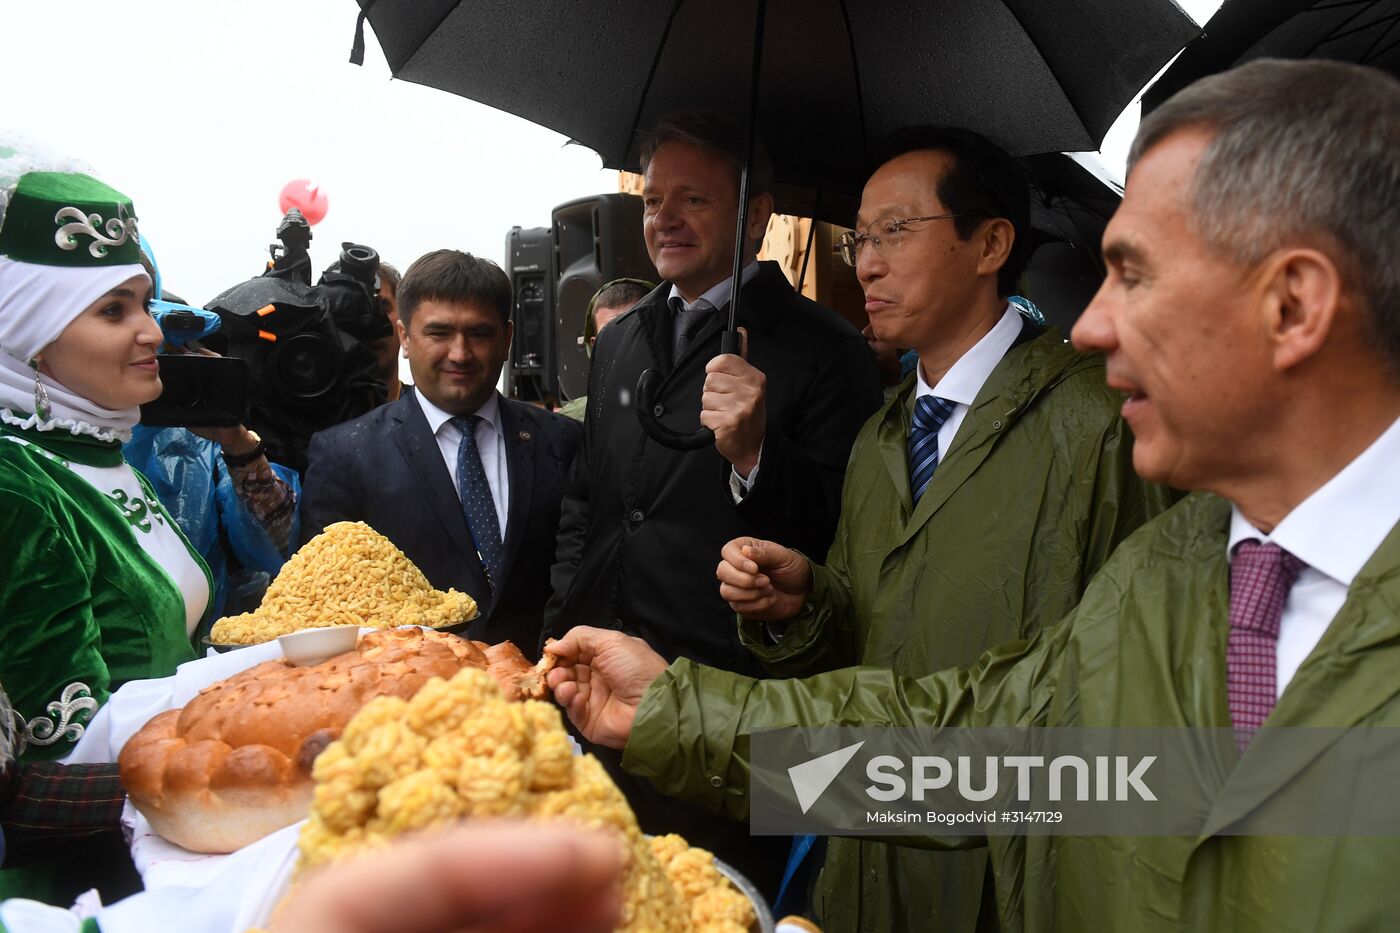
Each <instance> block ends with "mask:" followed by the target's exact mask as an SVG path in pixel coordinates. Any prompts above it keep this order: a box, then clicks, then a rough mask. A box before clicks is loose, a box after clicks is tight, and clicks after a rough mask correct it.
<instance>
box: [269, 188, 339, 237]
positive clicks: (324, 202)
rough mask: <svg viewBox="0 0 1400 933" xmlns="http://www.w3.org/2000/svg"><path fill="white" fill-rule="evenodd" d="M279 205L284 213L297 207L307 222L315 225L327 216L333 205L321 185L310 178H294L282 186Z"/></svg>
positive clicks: (278, 197)
mask: <svg viewBox="0 0 1400 933" xmlns="http://www.w3.org/2000/svg"><path fill="white" fill-rule="evenodd" d="M277 206H278V208H279V209H280V210H281V211H282V213H284V214H285V213H287V211H289V210H291V209H292V208H294V207H295V208H296V209H297V210H299V211H301V214H302V216H303V217H305V218H306V222H307V223H309V224H311V225H312V226H315V225H316V224H318V223H320V222H321V220H322V219H323V218H324V217H325V216H326V211H327V210H329V209H330V206H331V205H330V199H329V198H327V197H326V193H325V192H324V191H322V190H321V187H320V186H319V185H317V184H315V183H314V182H312V181H311V180H310V179H309V178H294V179H292V180H291V181H289V182H287V183H286V184H285V185H283V186H282V193H281V194H279V195H278V196H277Z"/></svg>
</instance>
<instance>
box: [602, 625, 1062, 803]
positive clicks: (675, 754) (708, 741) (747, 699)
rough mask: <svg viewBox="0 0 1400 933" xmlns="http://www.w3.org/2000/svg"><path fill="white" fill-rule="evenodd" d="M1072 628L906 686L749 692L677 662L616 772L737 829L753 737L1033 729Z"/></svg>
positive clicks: (859, 678) (893, 679) (865, 682)
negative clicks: (854, 729) (860, 729)
mask: <svg viewBox="0 0 1400 933" xmlns="http://www.w3.org/2000/svg"><path fill="white" fill-rule="evenodd" d="M1073 621H1074V617H1073V616H1072V615H1071V616H1070V617H1069V618H1067V619H1065V620H1064V621H1062V622H1060V623H1059V624H1058V625H1056V626H1055V627H1053V628H1051V629H1049V630H1045V631H1042V632H1041V633H1040V634H1038V635H1037V636H1036V637H1035V638H1033V639H1031V640H1029V641H1017V642H1011V643H1009V644H1006V645H1002V646H999V647H997V648H994V649H993V650H991V651H989V652H987V653H986V654H985V655H983V656H982V658H981V659H980V660H979V661H978V662H977V664H976V665H975V666H973V667H971V668H967V669H962V670H947V671H941V672H939V673H936V674H930V675H928V676H926V677H921V678H919V679H917V680H916V679H912V678H907V677H900V676H898V675H896V674H894V673H893V672H891V671H890V670H888V669H885V668H873V667H852V668H846V669H844V670H839V671H831V672H828V673H825V674H818V675H816V676H814V677H809V678H806V679H804V680H754V679H751V678H747V677H742V676H740V675H738V674H733V673H730V672H727V671H721V670H717V669H714V668H708V667H703V666H701V665H698V664H695V663H693V662H691V661H689V660H687V659H685V658H682V659H680V660H678V661H676V662H675V663H674V664H672V665H671V667H670V668H669V669H667V671H666V672H665V673H664V674H662V675H661V677H660V678H658V679H657V681H656V682H655V683H653V684H652V685H651V688H650V689H649V690H648V691H647V693H646V695H645V696H644V697H643V699H642V703H641V706H640V707H639V708H638V710H637V718H636V721H635V723H634V725H633V727H632V735H631V738H630V739H629V741H628V743H627V747H626V748H625V749H624V751H623V760H622V764H623V767H624V768H625V769H626V770H627V771H629V772H631V773H633V774H637V775H640V776H642V777H646V778H648V779H650V780H651V781H652V783H654V784H655V785H656V786H657V788H658V789H659V790H661V791H662V792H663V793H665V794H669V795H671V796H673V797H679V798H681V799H683V800H689V801H691V802H694V803H698V804H700V805H702V806H705V807H708V808H709V809H711V810H714V811H716V812H718V813H722V814H723V815H725V816H727V817H730V818H731V819H746V818H747V817H748V813H749V800H748V787H749V767H750V754H749V747H750V746H749V743H750V738H751V737H752V736H753V734H754V733H756V732H762V731H765V730H768V729H780V728H790V727H812V728H815V727H825V726H869V727H879V726H906V727H907V726H921V727H930V726H932V727H941V726H987V725H993V724H995V725H999V726H1017V725H1021V726H1029V725H1040V724H1044V721H1045V718H1046V716H1047V714H1048V711H1049V709H1050V705H1051V702H1052V701H1053V700H1054V699H1055V694H1056V686H1057V682H1058V681H1059V680H1060V677H1061V671H1060V668H1061V666H1062V665H1061V659H1062V656H1063V655H1064V654H1065V649H1066V646H1067V644H1068V642H1069V637H1070V630H1071V628H1072V626H1073ZM1061 699H1062V700H1063V699H1064V698H1061Z"/></svg>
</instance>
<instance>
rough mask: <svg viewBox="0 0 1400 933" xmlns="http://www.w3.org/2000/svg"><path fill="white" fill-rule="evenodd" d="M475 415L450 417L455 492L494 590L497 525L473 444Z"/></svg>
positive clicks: (497, 560) (497, 565)
mask: <svg viewBox="0 0 1400 933" xmlns="http://www.w3.org/2000/svg"><path fill="white" fill-rule="evenodd" d="M479 421H481V417H480V416H479V415H467V416H466V417H462V418H453V419H452V424H453V426H454V427H456V428H457V430H459V431H461V432H462V440H461V441H460V442H459V443H458V444H457V492H458V493H459V494H460V495H461V497H462V511H463V512H464V513H465V514H466V516H467V530H469V531H470V532H471V535H472V543H474V544H475V545H476V553H477V554H478V555H479V556H480V557H481V564H482V566H483V567H485V568H486V579H487V582H489V583H490V584H491V587H492V588H493V589H494V588H495V586H496V581H497V580H498V578H499V576H498V575H499V574H500V570H501V524H500V521H499V520H498V519H497V518H496V500H495V499H493V498H492V497H491V486H490V484H489V483H487V482H486V471H485V470H484V469H482V466H481V453H480V452H479V451H478V450H477V447H476V425H477V422H479Z"/></svg>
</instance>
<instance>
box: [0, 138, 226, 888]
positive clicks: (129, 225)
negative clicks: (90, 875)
mask: <svg viewBox="0 0 1400 933" xmlns="http://www.w3.org/2000/svg"><path fill="white" fill-rule="evenodd" d="M6 154H7V150H5V149H4V148H3V147H0V566H3V567H4V571H3V574H0V682H3V683H4V684H5V688H6V690H7V691H8V692H9V694H10V698H11V701H12V702H13V705H14V714H13V717H14V725H15V733H16V744H17V746H18V749H17V750H18V753H19V758H20V760H35V759H60V758H63V757H64V756H65V755H67V754H68V753H69V752H70V751H71V750H72V748H73V746H74V745H75V744H76V743H77V741H78V739H80V738H81V737H82V734H83V729H84V726H85V724H86V723H87V722H88V721H89V720H90V719H91V717H92V715H93V712H94V711H95V710H96V709H97V708H98V707H100V706H101V705H102V704H103V703H105V702H106V700H107V698H108V696H109V695H110V694H111V692H112V691H113V690H115V689H116V688H117V687H118V686H120V685H121V684H122V683H124V682H125V681H128V680H133V679H137V678H147V677H164V676H166V675H169V674H172V673H174V671H175V668H176V666H177V665H178V664H180V663H181V662H183V661H187V660H190V659H192V658H193V657H194V652H193V650H192V649H191V646H190V633H192V632H193V631H194V630H195V627H196V626H197V625H198V624H199V623H200V621H201V620H202V619H203V617H204V615H205V613H206V612H208V609H209V605H210V594H211V592H212V587H211V585H210V579H209V572H208V570H207V568H206V567H205V566H204V563H203V562H202V561H201V560H200V558H199V556H198V555H197V554H196V553H195V551H194V550H193V549H192V548H191V547H190V545H189V542H188V541H187V540H186V539H185V537H184V535H183V534H182V533H181V532H180V530H179V528H178V527H177V526H176V525H175V522H174V521H173V520H171V518H170V516H169V515H168V514H166V512H165V510H164V509H163V508H162V507H161V506H160V504H159V502H158V501H157V499H156V497H155V495H154V494H153V493H152V492H151V490H150V487H149V485H148V484H147V483H146V481H145V479H144V478H143V477H141V475H140V474H138V473H137V472H136V471H134V470H133V469H132V468H131V467H130V466H128V465H127V464H126V463H125V462H124V461H123V460H122V453H121V443H122V441H123V440H125V439H126V438H127V437H128V436H129V435H130V432H131V428H132V427H133V426H134V425H135V424H136V422H137V419H138V417H139V414H140V410H139V406H140V405H141V404H143V403H145V402H149V401H151V400H153V399H155V398H156V397H157V396H158V395H159V394H160V391H161V382H160V374H159V371H158V368H157V363H156V350H157V348H158V347H159V345H160V342H161V332H160V329H159V328H158V327H157V326H156V323H155V321H154V320H153V319H152V318H151V317H150V315H149V314H148V313H147V310H146V302H147V301H148V300H149V297H150V291H151V282H150V279H149V278H148V276H147V275H146V272H145V270H144V269H143V268H142V267H141V265H140V264H139V246H138V240H137V231H136V218H135V215H134V212H133V209H132V204H131V201H130V200H129V199H128V198H126V197H125V196H124V195H122V194H120V193H118V192H117V191H114V190H113V189H111V188H109V187H108V186H106V185H105V184H103V183H101V182H99V181H97V180H96V179H94V178H92V177H90V176H88V175H83V174H77V173H73V172H40V171H28V172H26V173H24V174H19V173H18V172H16V171H14V164H15V163H16V162H17V161H18V160H17V159H16V158H14V152H13V150H9V151H8V155H9V156H10V159H9V163H8V167H9V169H10V177H9V178H8V179H7V178H6V177H5V176H6V169H7V162H6V160H5V156H6ZM68 854H69V855H70V857H71V858H72V859H73V864H78V865H84V864H86V867H87V869H88V870H91V868H92V866H91V864H89V863H90V862H91V861H92V859H91V856H92V853H76V852H75V853H68ZM122 857H123V858H125V855H124V853H123V854H122ZM57 870H58V866H57V865H55V866H54V871H53V872H50V873H49V877H48V878H47V879H44V878H35V877H34V876H32V875H31V876H29V877H25V878H23V879H20V878H18V877H16V875H15V874H14V873H13V872H7V871H0V897H5V896H12V895H16V894H24V895H25V896H28V897H37V898H40V899H46V900H50V901H51V902H54V901H58V900H59V896H46V895H51V894H52V895H57V892H58V891H59V890H60V888H56V887H54V886H53V885H52V884H48V885H46V884H45V882H46V881H47V882H63V887H64V888H66V887H67V886H68V885H67V883H68V882H72V881H75V880H78V879H73V878H62V879H60V878H59V877H57V874H56V873H57ZM41 874H42V873H41ZM45 887H48V888H49V890H45ZM85 887H86V886H85V885H84V886H80V887H79V888H78V890H82V889H84V888H85Z"/></svg>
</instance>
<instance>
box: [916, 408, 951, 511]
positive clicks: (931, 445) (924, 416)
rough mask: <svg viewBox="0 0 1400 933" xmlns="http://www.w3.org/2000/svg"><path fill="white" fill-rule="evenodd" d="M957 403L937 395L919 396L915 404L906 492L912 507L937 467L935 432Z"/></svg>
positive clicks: (936, 439)
mask: <svg viewBox="0 0 1400 933" xmlns="http://www.w3.org/2000/svg"><path fill="white" fill-rule="evenodd" d="M956 404H957V403H955V402H950V401H948V400H947V399H946V398H939V397H938V396H936V395H921V396H919V398H918V400H917V401H915V402H914V426H913V428H912V429H910V431H909V489H910V491H911V492H913V494H914V504H915V505H917V504H918V502H919V497H920V496H922V495H923V494H924V490H925V489H927V488H928V483H929V480H931V479H933V471H934V470H935V469H937V468H938V430H939V428H941V427H943V423H944V422H945V421H947V420H948V418H949V417H950V416H951V415H952V414H953V409H954V408H955V407H956Z"/></svg>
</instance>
